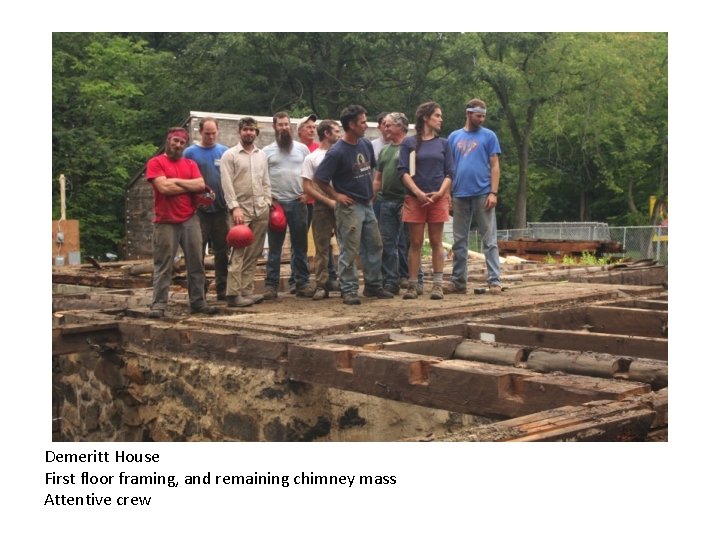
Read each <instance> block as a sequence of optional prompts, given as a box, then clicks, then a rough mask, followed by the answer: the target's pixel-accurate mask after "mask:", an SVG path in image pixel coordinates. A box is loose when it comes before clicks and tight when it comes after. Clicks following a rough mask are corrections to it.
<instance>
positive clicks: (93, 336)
mask: <svg viewBox="0 0 720 540" xmlns="http://www.w3.org/2000/svg"><path fill="white" fill-rule="evenodd" d="M52 336H53V344H52V353H53V355H61V354H72V353H79V352H84V351H91V350H94V349H96V348H97V347H98V346H116V345H117V344H119V342H120V334H119V332H118V325H117V323H100V324H71V325H66V326H59V327H56V328H53V330H52Z"/></svg>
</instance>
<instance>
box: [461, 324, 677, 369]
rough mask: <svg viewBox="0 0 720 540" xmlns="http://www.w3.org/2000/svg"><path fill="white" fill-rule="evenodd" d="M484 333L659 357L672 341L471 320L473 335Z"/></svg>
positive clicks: (530, 343)
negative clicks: (474, 321)
mask: <svg viewBox="0 0 720 540" xmlns="http://www.w3.org/2000/svg"><path fill="white" fill-rule="evenodd" d="M482 333H486V334H491V335H492V336H494V339H495V341H496V342H499V343H509V344H515V345H525V346H530V347H548V348H551V349H569V350H573V351H595V352H604V353H609V354H616V355H621V356H622V355H628V356H637V357H641V358H655V359H659V360H667V358H668V350H667V349H668V342H667V339H662V338H649V337H643V336H621V335H616V334H602V333H594V332H577V331H571V330H551V329H543V328H523V327H518V326H507V325H500V324H486V323H468V337H469V338H471V339H479V338H480V334H482Z"/></svg>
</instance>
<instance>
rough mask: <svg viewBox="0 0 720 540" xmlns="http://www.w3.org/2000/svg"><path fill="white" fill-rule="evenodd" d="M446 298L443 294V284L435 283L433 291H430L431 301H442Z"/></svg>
mask: <svg viewBox="0 0 720 540" xmlns="http://www.w3.org/2000/svg"><path fill="white" fill-rule="evenodd" d="M443 298H445V295H444V294H443V288H442V284H440V283H433V288H432V291H430V300H442V299H443Z"/></svg>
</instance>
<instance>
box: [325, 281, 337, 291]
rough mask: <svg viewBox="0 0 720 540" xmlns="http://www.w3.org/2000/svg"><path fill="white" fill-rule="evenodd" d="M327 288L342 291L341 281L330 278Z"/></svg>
mask: <svg viewBox="0 0 720 540" xmlns="http://www.w3.org/2000/svg"><path fill="white" fill-rule="evenodd" d="M327 290H328V291H329V292H330V291H332V292H340V282H339V281H338V280H337V279H333V280H330V281H329V282H328V288H327Z"/></svg>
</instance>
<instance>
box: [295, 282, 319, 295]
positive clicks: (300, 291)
mask: <svg viewBox="0 0 720 540" xmlns="http://www.w3.org/2000/svg"><path fill="white" fill-rule="evenodd" d="M314 294H315V289H313V288H312V287H311V286H310V285H305V286H304V287H300V288H299V289H298V290H297V292H296V293H295V296H298V297H300V298H312V297H313V295H314Z"/></svg>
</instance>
